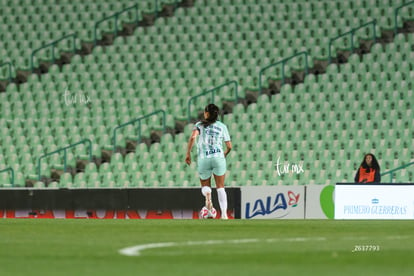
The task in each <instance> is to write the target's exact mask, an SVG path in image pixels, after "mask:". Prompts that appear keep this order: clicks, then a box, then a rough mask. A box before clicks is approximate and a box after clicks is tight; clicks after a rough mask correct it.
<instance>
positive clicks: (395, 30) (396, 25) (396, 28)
mask: <svg viewBox="0 0 414 276" xmlns="http://www.w3.org/2000/svg"><path fill="white" fill-rule="evenodd" d="M412 4H414V1H411V2H408V3H405V4H402V5H401V6H399V7H397V8H396V9H395V17H394V22H395V27H394V34H397V32H398V13H399V11H400V10H401V9H402V8H404V7H406V6H408V5H412Z"/></svg>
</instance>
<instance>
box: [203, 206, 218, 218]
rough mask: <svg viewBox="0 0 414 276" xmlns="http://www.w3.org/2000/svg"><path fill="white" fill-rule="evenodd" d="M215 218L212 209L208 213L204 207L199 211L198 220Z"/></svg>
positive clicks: (215, 214) (214, 210) (215, 213)
mask: <svg viewBox="0 0 414 276" xmlns="http://www.w3.org/2000/svg"><path fill="white" fill-rule="evenodd" d="M216 216H217V211H216V209H214V207H213V208H212V209H211V211H210V212H209V211H208V209H207V207H206V206H204V207H203V208H202V209H201V211H200V218H201V219H214V218H216Z"/></svg>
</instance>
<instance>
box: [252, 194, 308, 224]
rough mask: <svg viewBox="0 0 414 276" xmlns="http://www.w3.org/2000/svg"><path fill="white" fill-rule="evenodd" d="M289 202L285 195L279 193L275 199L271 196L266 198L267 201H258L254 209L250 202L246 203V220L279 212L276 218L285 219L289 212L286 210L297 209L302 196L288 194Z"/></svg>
mask: <svg viewBox="0 0 414 276" xmlns="http://www.w3.org/2000/svg"><path fill="white" fill-rule="evenodd" d="M287 198H288V201H286V197H285V195H284V194H283V193H278V194H276V195H275V197H274V198H272V197H271V196H268V197H266V200H262V199H257V200H256V201H255V202H254V204H253V207H251V206H252V205H251V204H250V202H247V203H246V218H247V219H249V218H253V217H256V216H259V215H261V216H266V215H270V214H273V213H276V212H278V211H279V213H280V214H278V215H276V217H284V216H286V215H287V214H288V213H289V212H286V210H287V209H288V208H289V207H296V206H298V203H299V198H300V194H295V193H294V192H292V191H288V192H287Z"/></svg>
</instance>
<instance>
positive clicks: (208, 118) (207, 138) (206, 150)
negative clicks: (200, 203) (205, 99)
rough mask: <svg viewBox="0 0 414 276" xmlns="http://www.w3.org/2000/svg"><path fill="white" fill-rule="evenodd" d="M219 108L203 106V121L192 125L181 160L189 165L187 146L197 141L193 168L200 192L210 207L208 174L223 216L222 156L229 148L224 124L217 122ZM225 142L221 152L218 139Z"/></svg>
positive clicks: (189, 155) (191, 145) (224, 157)
mask: <svg viewBox="0 0 414 276" xmlns="http://www.w3.org/2000/svg"><path fill="white" fill-rule="evenodd" d="M218 115H219V108H218V107H217V106H216V105H214V104H209V105H207V106H206V107H205V109H204V120H202V121H200V122H198V123H196V124H195V126H194V129H193V132H192V134H191V136H190V139H189V141H188V146H187V154H186V158H185V162H186V163H187V164H188V165H190V164H191V149H192V148H193V145H194V143H195V141H196V138H197V137H198V141H197V149H198V150H197V152H198V160H197V170H198V174H199V176H200V183H201V193H202V194H203V195H204V197H205V202H206V208H207V209H208V210H209V213H210V211H211V210H212V208H213V204H212V201H211V175H213V176H214V181H215V182H216V188H217V196H218V201H219V204H220V209H221V218H222V219H227V194H226V191H225V189H224V178H225V174H226V170H227V168H226V156H227V154H229V152H230V151H231V149H232V144H231V141H230V135H229V131H228V130H227V126H226V125H225V124H223V123H222V122H220V121H218V120H217V118H218ZM223 141H224V142H225V144H226V150H225V151H223V147H222V142H223Z"/></svg>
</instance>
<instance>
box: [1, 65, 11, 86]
mask: <svg viewBox="0 0 414 276" xmlns="http://www.w3.org/2000/svg"><path fill="white" fill-rule="evenodd" d="M5 65H8V73H9V77H8V78H7V79H8V80H9V82H11V81H12V64H11V62H10V61H7V62H3V63H2V64H0V67H3V66H5Z"/></svg>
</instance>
